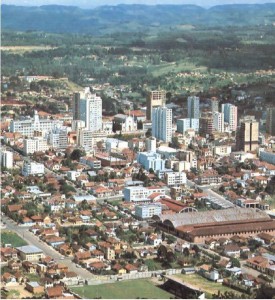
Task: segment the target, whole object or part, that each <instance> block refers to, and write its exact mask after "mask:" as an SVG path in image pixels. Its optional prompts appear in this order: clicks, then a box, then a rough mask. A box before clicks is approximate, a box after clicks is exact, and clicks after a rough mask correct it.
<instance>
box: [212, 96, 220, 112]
mask: <svg viewBox="0 0 275 300" xmlns="http://www.w3.org/2000/svg"><path fill="white" fill-rule="evenodd" d="M210 103H211V111H212V113H213V114H214V112H218V111H219V100H218V99H217V98H216V97H212V98H211V102H210Z"/></svg>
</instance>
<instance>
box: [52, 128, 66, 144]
mask: <svg viewBox="0 0 275 300" xmlns="http://www.w3.org/2000/svg"><path fill="white" fill-rule="evenodd" d="M48 141H49V144H50V145H51V147H52V148H53V149H66V148H67V147H68V133H67V129H66V128H54V129H53V130H52V131H51V132H50V134H49V137H48Z"/></svg>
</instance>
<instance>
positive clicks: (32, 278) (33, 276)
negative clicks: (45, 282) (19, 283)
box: [26, 274, 41, 282]
mask: <svg viewBox="0 0 275 300" xmlns="http://www.w3.org/2000/svg"><path fill="white" fill-rule="evenodd" d="M26 277H27V278H28V279H29V280H30V281H37V282H39V281H40V279H41V277H40V276H39V275H37V274H26Z"/></svg>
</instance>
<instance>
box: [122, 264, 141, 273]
mask: <svg viewBox="0 0 275 300" xmlns="http://www.w3.org/2000/svg"><path fill="white" fill-rule="evenodd" d="M124 268H125V270H126V271H127V273H129V274H136V273H138V268H137V267H136V266H134V265H132V264H127V265H126V266H125V267H124Z"/></svg>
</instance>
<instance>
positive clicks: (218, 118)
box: [213, 111, 224, 132]
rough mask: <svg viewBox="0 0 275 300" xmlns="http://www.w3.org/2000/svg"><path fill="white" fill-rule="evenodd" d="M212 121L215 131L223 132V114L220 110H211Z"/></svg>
mask: <svg viewBox="0 0 275 300" xmlns="http://www.w3.org/2000/svg"><path fill="white" fill-rule="evenodd" d="M213 122H214V128H215V130H216V131H219V132H224V114H223V113H220V112H217V111H216V112H213Z"/></svg>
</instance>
